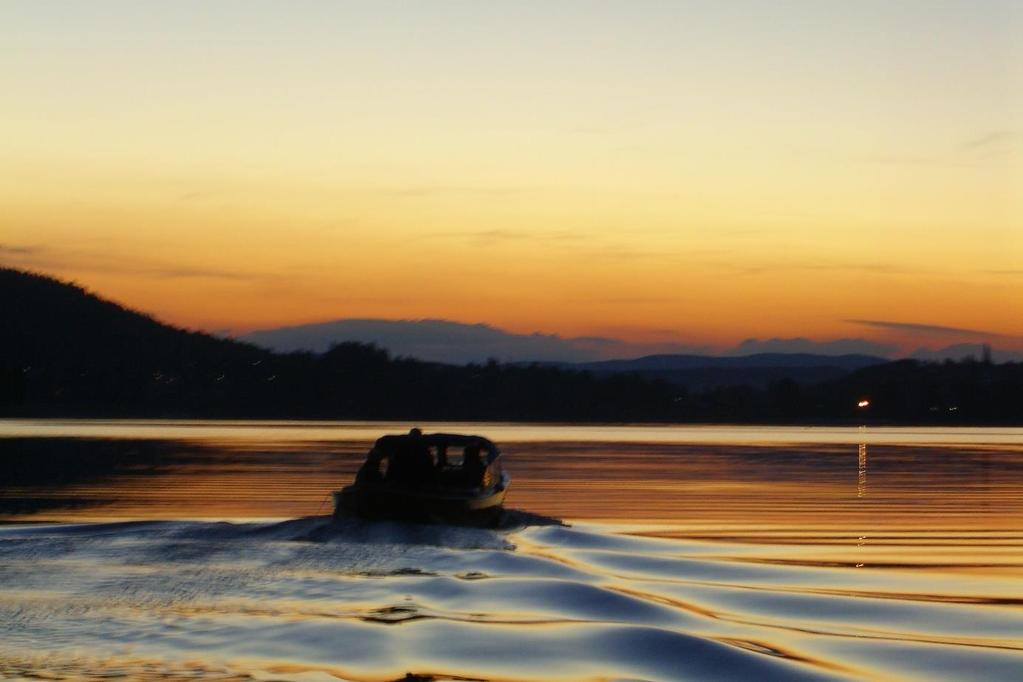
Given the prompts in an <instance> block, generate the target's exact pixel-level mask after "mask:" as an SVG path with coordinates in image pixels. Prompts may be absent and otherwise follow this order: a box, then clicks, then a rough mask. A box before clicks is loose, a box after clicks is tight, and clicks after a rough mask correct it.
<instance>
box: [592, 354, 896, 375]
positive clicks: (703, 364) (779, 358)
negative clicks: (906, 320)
mask: <svg viewBox="0 0 1023 682" xmlns="http://www.w3.org/2000/svg"><path fill="white" fill-rule="evenodd" d="M886 362H890V360H888V359H887V358H882V357H877V356H873V355H854V354H848V355H817V354H815V353H753V354H752V355H647V356H644V357H641V358H634V359H631V360H602V361H599V362H585V363H578V364H577V365H576V366H577V367H579V368H582V369H590V370H594V371H614V372H631V371H647V370H675V369H750V368H762V367H824V366H826V367H839V368H842V369H847V370H850V371H851V370H854V369H861V368H863V367H870V366H871V365H880V364H883V363H886Z"/></svg>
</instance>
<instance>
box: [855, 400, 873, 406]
mask: <svg viewBox="0 0 1023 682" xmlns="http://www.w3.org/2000/svg"><path fill="white" fill-rule="evenodd" d="M856 407H870V401H869V400H861V401H860V402H858V403H856Z"/></svg>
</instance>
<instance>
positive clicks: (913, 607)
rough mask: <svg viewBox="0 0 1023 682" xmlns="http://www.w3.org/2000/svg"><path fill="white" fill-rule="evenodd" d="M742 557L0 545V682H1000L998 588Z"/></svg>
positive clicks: (312, 541) (1006, 624) (227, 528)
mask: <svg viewBox="0 0 1023 682" xmlns="http://www.w3.org/2000/svg"><path fill="white" fill-rule="evenodd" d="M923 535H925V534H921V533H918V534H917V536H916V537H914V538H911V539H910V540H907V543H906V547H902V548H896V550H895V551H896V552H906V551H911V550H910V549H907V548H908V547H909V545H911V544H912V545H919V543H921V542H922V541H923V540H926V539H927V538H925V537H922V536H923ZM753 540H754V539H753V538H744V539H743V541H742V542H735V541H733V540H728V541H722V540H719V539H714V540H710V539H702V540H701V539H693V538H686V537H673V538H665V537H653V536H652V535H651V534H649V533H646V532H643V531H641V529H636V528H632V529H629V528H625V527H622V526H598V525H582V526H575V527H568V526H565V525H563V524H561V523H560V522H558V521H557V520H555V519H550V518H545V517H536V516H533V515H529V514H527V513H525V512H512V513H510V514H509V515H508V517H507V519H506V522H505V525H502V527H499V528H494V529H484V528H464V527H454V526H441V525H433V526H430V525H415V524H404V523H398V522H387V521H374V522H369V521H361V520H358V519H340V520H335V519H331V518H329V517H306V518H299V519H293V520H287V521H283V522H273V523H270V522H262V523H225V522H219V523H209V522H182V521H150V522H131V523H103V524H74V525H71V524H62V525H25V526H7V527H0V586H2V587H0V677H19V676H20V677H29V676H36V677H38V676H47V675H49V676H64V677H72V678H83V679H90V678H95V679H107V678H109V677H111V676H116V675H121V676H124V677H129V678H132V679H182V678H200V677H201V678H207V679H218V678H220V679H234V680H240V679H260V678H266V677H274V678H276V679H299V680H301V679H310V680H312V679H347V680H380V679H401V678H404V677H405V675H406V674H407V673H411V674H414V675H419V676H422V677H423V678H427V679H429V678H433V679H502V680H513V679H515V680H541V679H543V680H546V679H566V680H568V679H571V680H584V679H593V680H597V679H634V680H638V679H643V680H673V679H680V678H685V679H721V678H729V679H758V680H761V679H763V680H771V679H775V680H800V679H850V678H854V679H855V678H858V679H876V678H881V677H922V678H928V677H936V676H942V677H947V676H949V675H951V676H953V677H959V678H984V679H989V680H997V679H1005V680H1010V679H1018V673H1019V670H1020V669H1021V665H1023V643H1021V642H1020V641H1019V633H1020V632H1023V612H1021V611H1020V610H1019V606H1018V604H1016V605H1012V604H1009V603H1004V602H999V601H997V599H996V598H997V597H998V596H999V595H1001V596H1002V597H1004V596H1005V595H1006V594H1011V592H1012V589H1013V585H1017V586H1018V581H1016V582H1014V579H1015V578H1014V573H1018V569H1019V567H1018V566H1016V567H1014V565H1012V564H1011V563H1004V564H1002V565H1000V566H999V567H998V570H997V571H995V572H994V573H990V572H989V573H988V574H985V576H984V580H977V579H976V577H975V575H970V574H969V573H968V572H963V570H962V569H961V567H960V568H957V569H956V571H958V573H957V572H956V571H951V572H950V571H947V570H941V569H925V570H914V571H905V570H895V569H892V568H890V567H887V566H885V565H883V564H881V563H879V564H878V565H876V566H871V565H870V562H869V560H868V561H864V562H861V565H859V566H856V565H854V564H840V563H836V562H829V561H827V557H826V556H825V554H824V553H826V551H830V549H827V548H831V547H833V545H834V542H835V539H834V537H829V538H820V539H819V540H820V542H818V539H815V538H814V537H812V536H803V537H801V538H800V539H799V541H798V543H797V542H793V543H791V544H788V545H784V544H779V543H778V542H777V541H776V540H775V541H772V542H771V543H757V542H755V541H753ZM946 541H947V540H946ZM990 541H991V540H990V538H985V537H980V536H977V537H971V536H969V535H968V534H967V535H963V536H962V537H960V538H958V540H957V541H956V547H957V548H958V549H962V547H964V546H969V544H970V543H975V544H976V545H977V546H980V545H981V544H983V543H985V542H988V543H989V542H990ZM1003 541H1005V542H1008V543H1009V544H1008V545H1007V546H1009V547H1010V549H1011V548H1013V547H1018V544H1019V541H1020V539H1019V538H1009V539H1008V540H1004V539H1003ZM828 543H830V544H828ZM918 568H919V567H918ZM974 568H975V569H976V570H980V568H978V567H974Z"/></svg>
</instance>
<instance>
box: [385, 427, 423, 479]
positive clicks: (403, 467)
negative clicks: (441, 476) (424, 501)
mask: <svg viewBox="0 0 1023 682" xmlns="http://www.w3.org/2000/svg"><path fill="white" fill-rule="evenodd" d="M387 479H388V480H389V481H393V482H395V483H398V484H401V485H405V486H409V487H414V488H420V487H424V486H430V485H432V484H433V482H434V481H433V479H434V468H433V455H431V454H430V448H429V447H428V446H427V444H426V442H425V441H424V440H423V432H422V431H420V430H419V429H412V430H411V431H409V434H408V436H406V437H405V438H404V439H402V440H401V441H400V442H399V444H398V445H397V447H396V448H395V450H394V452H393V453H391V457H390V467H389V468H388V471H387Z"/></svg>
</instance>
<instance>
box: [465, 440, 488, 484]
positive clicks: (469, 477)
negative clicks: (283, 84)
mask: <svg viewBox="0 0 1023 682" xmlns="http://www.w3.org/2000/svg"><path fill="white" fill-rule="evenodd" d="M486 468H487V467H486V465H484V464H483V457H482V456H481V454H480V447H479V446H478V445H467V446H466V448H465V454H464V455H463V457H462V483H463V485H465V487H467V488H478V487H480V486H481V485H483V472H484V471H486Z"/></svg>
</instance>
